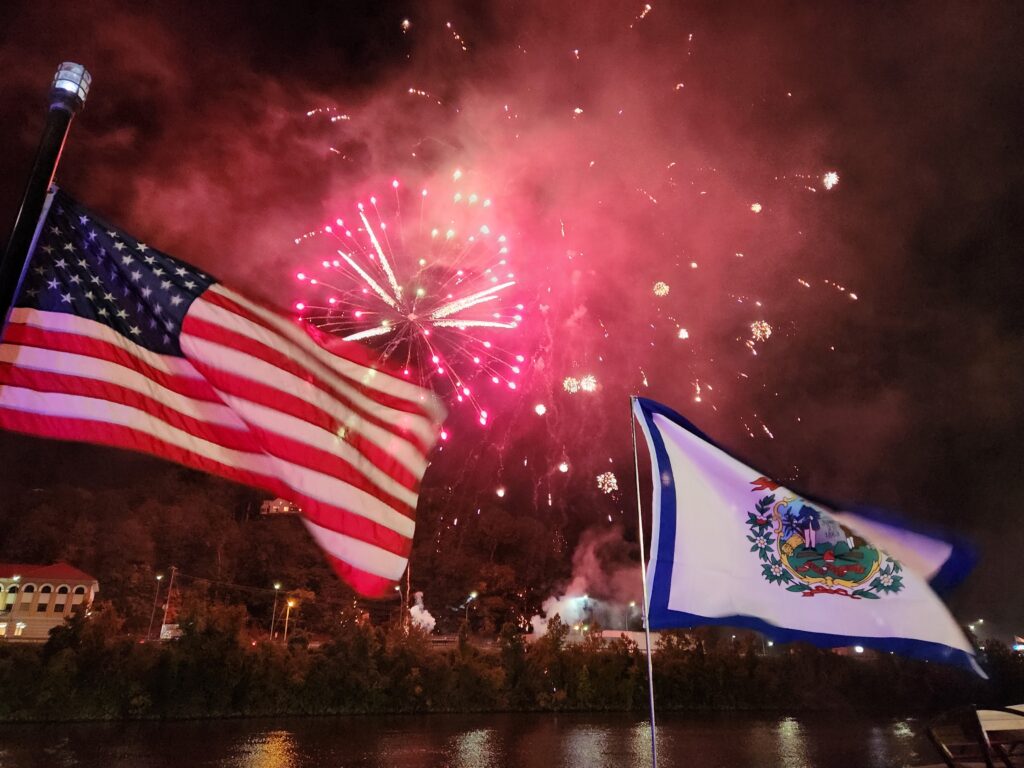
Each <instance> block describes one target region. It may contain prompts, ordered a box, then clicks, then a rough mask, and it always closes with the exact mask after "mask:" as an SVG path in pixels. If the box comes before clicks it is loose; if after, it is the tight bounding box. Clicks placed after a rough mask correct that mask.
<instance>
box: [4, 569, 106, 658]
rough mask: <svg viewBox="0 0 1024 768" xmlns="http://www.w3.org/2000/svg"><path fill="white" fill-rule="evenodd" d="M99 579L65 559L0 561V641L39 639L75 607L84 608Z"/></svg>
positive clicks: (87, 606) (75, 609)
mask: <svg viewBox="0 0 1024 768" xmlns="http://www.w3.org/2000/svg"><path fill="white" fill-rule="evenodd" d="M99 590H100V584H99V582H98V581H97V580H96V579H95V578H94V577H92V576H90V575H89V574H87V573H85V572H84V571H80V570H78V569H77V568H75V567H74V566H73V565H68V564H67V563H53V564H52V565H29V564H26V563H0V641H3V640H7V641H12V642H13V641H19V642H35V643H42V642H46V640H47V639H48V638H49V636H50V630H51V629H53V628H54V627H59V626H60V625H61V624H63V623H64V619H65V617H67V616H70V615H71V614H72V613H73V612H75V611H84V610H87V609H88V608H89V607H90V606H91V605H92V601H93V599H95V597H96V593H97V592H99Z"/></svg>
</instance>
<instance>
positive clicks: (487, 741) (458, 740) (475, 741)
mask: <svg viewBox="0 0 1024 768" xmlns="http://www.w3.org/2000/svg"><path fill="white" fill-rule="evenodd" d="M494 741H495V739H494V731H493V730H491V729H490V728H478V729H476V730H472V731H466V732H465V733H463V734H460V735H459V736H456V737H455V739H454V745H453V746H454V749H453V753H454V754H453V755H452V759H453V762H452V768H490V767H491V766H492V765H497V763H496V762H495V759H496V756H497V754H498V752H499V749H498V748H497V745H496V744H495V743H494Z"/></svg>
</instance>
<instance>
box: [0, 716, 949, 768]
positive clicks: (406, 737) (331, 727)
mask: <svg viewBox="0 0 1024 768" xmlns="http://www.w3.org/2000/svg"><path fill="white" fill-rule="evenodd" d="M649 727H650V726H649V724H648V722H647V720H646V718H642V717H639V716H637V715H635V714H628V713H609V714H540V713H538V714H490V715H434V716H407V717H400V716H394V717H372V716H367V717H336V718H326V717H325V718H309V719H299V718H296V719H289V720H280V721H268V720H226V721H206V722H202V721H187V722H168V723H131V724H112V723H65V724H61V725H60V726H59V728H58V733H59V736H57V738H55V734H54V730H53V726H52V725H50V726H48V725H0V766H2V768H52V767H53V766H75V767H76V768H122V767H123V768H128V767H129V766H130V768H563V766H564V767H565V768H641V767H642V766H643V767H646V766H649V765H650V764H651V751H650V749H651V743H650V731H649ZM920 728H921V726H920V724H919V723H918V722H916V721H912V720H906V719H901V720H898V721H885V720H877V719H876V720H868V719H865V718H858V717H857V716H856V715H851V714H849V713H842V714H840V713H827V714H821V715H800V716H797V717H778V716H771V715H757V714H749V713H719V714H711V713H703V714H701V713H681V712H678V713H665V714H664V715H662V714H660V713H659V719H658V758H659V765H661V766H663V768H689V767H690V766H713V768H751V767H752V766H756V767H757V768H811V767H812V766H813V768H850V767H851V766H856V767H857V768H893V767H894V766H907V765H915V764H916V765H919V764H921V763H928V762H933V763H934V762H937V761H936V760H935V759H928V758H929V756H930V755H931V750H932V748H931V747H930V745H929V744H928V742H927V740H926V739H925V738H924V737H923V734H922V733H921V732H920ZM921 756H924V757H923V758H922V757H921Z"/></svg>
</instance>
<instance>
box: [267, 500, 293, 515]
mask: <svg viewBox="0 0 1024 768" xmlns="http://www.w3.org/2000/svg"><path fill="white" fill-rule="evenodd" d="M301 511H302V510H301V509H299V507H298V505H296V504H293V503H292V502H290V501H286V500H284V499H268V500H267V501H264V502H263V503H262V504H260V514H261V515H297V514H299V512H301Z"/></svg>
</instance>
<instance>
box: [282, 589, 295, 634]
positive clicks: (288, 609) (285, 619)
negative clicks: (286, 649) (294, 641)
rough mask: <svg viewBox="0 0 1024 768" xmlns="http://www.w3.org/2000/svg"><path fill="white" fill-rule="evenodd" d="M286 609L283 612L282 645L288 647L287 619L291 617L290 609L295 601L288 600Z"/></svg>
mask: <svg viewBox="0 0 1024 768" xmlns="http://www.w3.org/2000/svg"><path fill="white" fill-rule="evenodd" d="M287 606H288V607H287V608H286V609H285V612H284V644H285V645H288V618H289V617H290V616H291V615H292V608H293V607H294V606H295V601H294V600H292V599H291V598H289V599H288V603H287Z"/></svg>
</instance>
